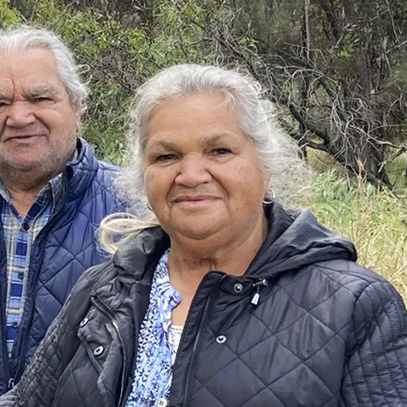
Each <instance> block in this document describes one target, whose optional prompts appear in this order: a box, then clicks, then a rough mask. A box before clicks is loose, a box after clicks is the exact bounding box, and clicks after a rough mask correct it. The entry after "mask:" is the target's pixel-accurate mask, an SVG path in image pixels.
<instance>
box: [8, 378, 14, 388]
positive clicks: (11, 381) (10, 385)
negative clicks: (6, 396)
mask: <svg viewBox="0 0 407 407" xmlns="http://www.w3.org/2000/svg"><path fill="white" fill-rule="evenodd" d="M7 387H8V389H9V390H11V389H12V388H13V387H14V377H10V379H8V382H7Z"/></svg>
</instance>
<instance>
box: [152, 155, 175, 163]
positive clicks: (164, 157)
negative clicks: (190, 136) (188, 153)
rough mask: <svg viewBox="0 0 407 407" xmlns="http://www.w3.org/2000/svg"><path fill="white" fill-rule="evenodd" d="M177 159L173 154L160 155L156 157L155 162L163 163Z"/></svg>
mask: <svg viewBox="0 0 407 407" xmlns="http://www.w3.org/2000/svg"><path fill="white" fill-rule="evenodd" d="M176 158H177V157H176V155H175V154H160V155H158V156H157V157H156V161H157V162H165V161H171V160H175V159H176Z"/></svg>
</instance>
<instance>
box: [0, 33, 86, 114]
mask: <svg viewBox="0 0 407 407" xmlns="http://www.w3.org/2000/svg"><path fill="white" fill-rule="evenodd" d="M36 47H41V48H47V49H49V50H50V51H51V52H52V54H53V55H54V58H55V62H56V66H57V73H58V76H59V79H60V80H61V82H62V83H63V84H64V86H65V89H66V91H67V93H68V96H69V100H70V103H71V105H72V106H75V107H78V108H80V109H81V111H82V112H83V111H84V110H85V109H86V98H87V96H88V88H87V86H86V84H84V83H82V82H81V80H80V77H79V73H78V69H79V68H78V66H77V65H76V63H75V60H74V57H73V54H72V53H71V51H70V50H69V49H68V47H67V46H66V45H65V44H64V43H63V42H62V41H61V39H60V38H59V37H57V36H56V35H55V34H54V33H52V32H51V31H48V30H45V29H42V28H33V27H28V26H21V27H17V28H8V29H5V30H2V31H0V54H1V53H5V52H13V51H20V50H26V49H28V48H36Z"/></svg>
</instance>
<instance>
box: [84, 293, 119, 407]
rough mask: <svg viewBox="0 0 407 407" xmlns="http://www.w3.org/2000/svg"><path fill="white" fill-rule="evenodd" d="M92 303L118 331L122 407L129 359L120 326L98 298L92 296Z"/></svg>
mask: <svg viewBox="0 0 407 407" xmlns="http://www.w3.org/2000/svg"><path fill="white" fill-rule="evenodd" d="M91 302H92V303H93V304H94V305H95V306H96V308H97V309H99V310H100V311H101V312H102V313H103V314H105V315H106V316H108V317H109V318H110V320H111V321H112V324H113V327H114V330H115V331H116V334H117V337H118V338H119V341H120V345H121V347H122V349H123V369H122V375H121V376H122V377H121V381H120V396H119V401H118V403H117V407H120V406H121V404H122V401H123V396H124V380H125V374H126V372H127V358H126V352H125V350H124V341H123V338H122V336H121V333H120V329H119V325H118V323H117V319H116V316H115V315H114V313H113V312H112V311H111V310H110V309H109V308H108V307H107V306H106V305H105V304H103V303H102V302H101V301H100V300H99V299H98V298H97V297H95V296H92V297H91Z"/></svg>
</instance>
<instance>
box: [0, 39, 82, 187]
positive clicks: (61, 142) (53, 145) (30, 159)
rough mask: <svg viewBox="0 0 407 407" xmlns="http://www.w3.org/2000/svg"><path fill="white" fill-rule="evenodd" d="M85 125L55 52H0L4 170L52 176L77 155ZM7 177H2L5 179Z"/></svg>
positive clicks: (0, 152)
mask: <svg viewBox="0 0 407 407" xmlns="http://www.w3.org/2000/svg"><path fill="white" fill-rule="evenodd" d="M79 124H80V111H79V107H77V106H76V107H75V106H72V104H71V103H70V100H69V97H68V93H67V91H66V89H65V87H64V85H63V83H62V82H61V81H60V79H59V77H58V75H57V70H56V63H55V59H54V56H53V54H52V53H51V52H50V51H49V50H48V49H46V48H41V47H36V48H29V49H26V50H20V51H13V52H7V53H2V54H0V175H1V177H2V178H3V177H4V175H5V174H7V173H10V171H14V172H15V171H22V172H30V175H31V176H34V177H37V178H39V179H40V178H42V179H44V178H52V177H53V176H54V175H56V174H58V173H60V172H61V171H62V169H63V167H64V165H65V164H66V162H67V161H68V160H69V159H70V158H71V157H72V155H73V152H74V150H75V145H76V136H77V132H78V129H79ZM5 181H6V180H4V179H3V182H5Z"/></svg>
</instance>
